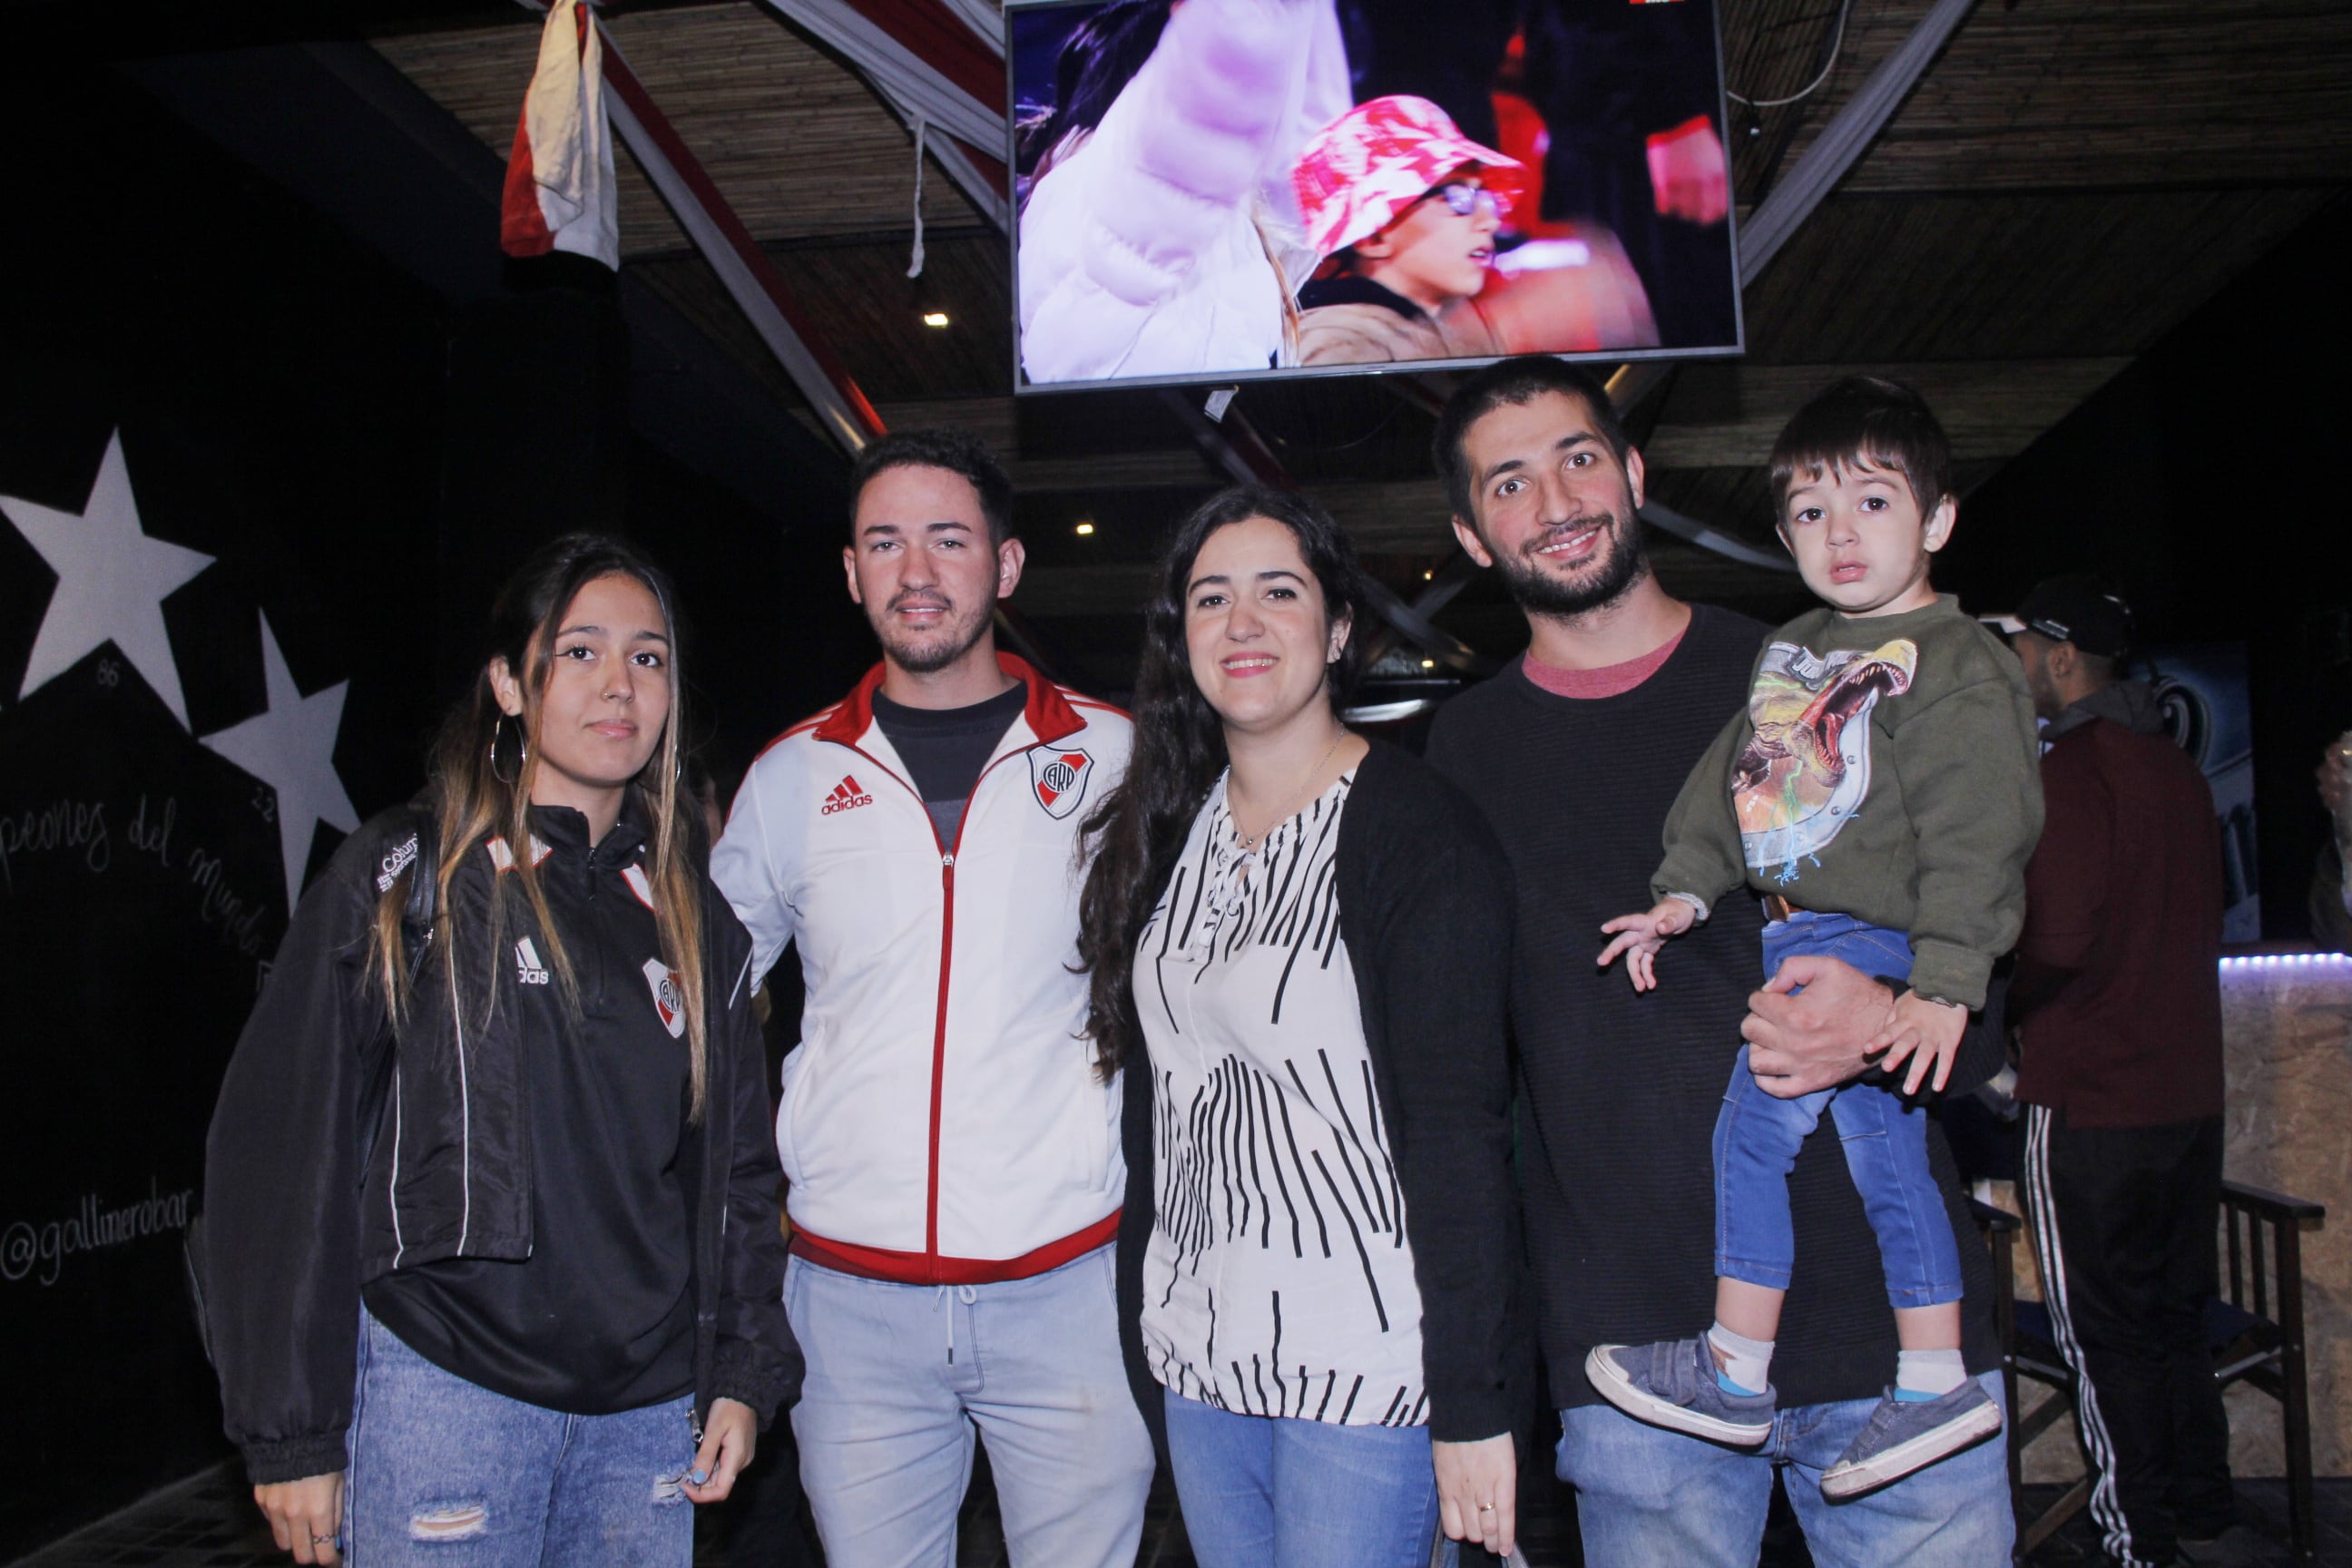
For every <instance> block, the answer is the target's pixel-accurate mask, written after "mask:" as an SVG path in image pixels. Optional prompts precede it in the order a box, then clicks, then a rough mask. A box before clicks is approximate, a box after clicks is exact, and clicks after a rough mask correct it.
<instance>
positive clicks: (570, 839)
mask: <svg viewBox="0 0 2352 1568" xmlns="http://www.w3.org/2000/svg"><path fill="white" fill-rule="evenodd" d="M530 831H531V837H535V838H537V839H538V840H539V841H540V842H541V843H542V844H544V845H546V846H548V847H550V848H551V849H555V850H559V851H562V852H563V853H564V854H566V855H577V856H579V857H581V858H583V859H584V860H586V861H587V862H588V863H589V864H590V865H591V866H594V867H598V868H609V869H614V870H618V869H621V868H625V867H628V866H631V865H633V864H635V862H636V860H637V858H638V857H639V855H640V854H641V853H642V852H643V851H644V850H645V848H646V844H647V843H648V842H649V835H648V833H647V831H646V814H645V812H644V811H643V810H642V809H641V808H640V807H639V806H638V805H637V792H636V790H635V787H634V786H632V787H631V788H630V789H628V790H627V791H625V793H624V794H623V795H622V796H621V815H620V816H618V817H616V818H614V822H613V826H612V829H611V830H610V831H609V832H607V833H606V834H605V835H604V837H603V838H601V839H599V840H598V841H597V842H595V843H593V844H591V843H589V842H588V818H587V817H586V816H583V815H582V814H581V813H579V812H578V811H575V810H573V809H572V807H571V806H568V805H539V804H538V803H537V802H533V803H532V805H531V807H530Z"/></svg>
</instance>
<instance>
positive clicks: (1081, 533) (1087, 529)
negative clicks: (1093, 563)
mask: <svg viewBox="0 0 2352 1568" xmlns="http://www.w3.org/2000/svg"><path fill="white" fill-rule="evenodd" d="M1093 531H1095V525H1094V524H1093V523H1091V522H1082V523H1080V524H1078V537H1079V538H1081V539H1084V538H1085V537H1086V536H1087V534H1089V533H1092V532H1093Z"/></svg>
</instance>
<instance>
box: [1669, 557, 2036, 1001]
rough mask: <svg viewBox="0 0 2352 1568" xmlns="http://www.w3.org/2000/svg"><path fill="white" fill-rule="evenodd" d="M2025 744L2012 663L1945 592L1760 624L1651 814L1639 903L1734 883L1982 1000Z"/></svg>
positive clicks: (1922, 989) (2030, 819) (2027, 761)
mask: <svg viewBox="0 0 2352 1568" xmlns="http://www.w3.org/2000/svg"><path fill="white" fill-rule="evenodd" d="M2041 833H2042V781H2041V742H2040V740H2039V738H2038V737H2037V735H2036V733H2035V731H2034V725H2033V700H2032V697H2031V696H2030V695H2028V694H2027V692H2026V689H2025V675H2024V671H2023V669H2022V668H2021V667H2020V666H2019V664H2018V662H2017V658H2016V656H2015V655H2013V654H2011V652H2010V651H2009V649H2008V648H2006V647H2002V646H2001V643H2000V638H1998V637H1994V636H1993V634H1992V633H1990V632H1989V631H1987V630H1986V629H1985V628H1984V627H1983V626H1979V625H1978V624H1977V623H1976V622H1975V621H1973V620H1971V619H1969V617H1968V616H1964V615H1962V614H1961V613H1960V609H1959V605H1958V601H1957V600H1955V599H1954V598H1953V597H1952V596H1951V595H1948V594H1946V595H1939V596H1938V597H1937V600H1936V602H1935V603H1934V604H1933V605H1929V606H1928V607H1927V608H1926V609H1921V610H1910V611H1906V612H1905V613H1904V614H1902V615H1899V616H1872V617H1868V618H1863V619H1856V618H1853V617H1850V616H1842V615H1840V614H1838V613H1837V612H1836V611H1834V610H1829V609H1821V610H1813V611H1811V612H1809V613H1807V614H1805V615H1802V616H1798V617H1797V618H1796V619H1795V620H1793V621H1790V623H1789V624H1788V625H1787V626H1782V627H1781V628H1780V630H1778V631H1776V632H1774V633H1773V634H1772V636H1771V638H1770V640H1769V642H1767V643H1766V645H1765V647H1764V652H1763V654H1762V656H1761V657H1760V658H1758V660H1757V661H1756V669H1755V674H1754V675H1753V677H1752V678H1751V679H1750V681H1749V685H1748V710H1747V711H1746V712H1744V713H1739V714H1736V715H1734V716H1733V718H1732V721H1731V722H1730V723H1728V724H1727V725H1726V726H1724V730H1723V733H1722V734H1720V735H1718V736H1717V737H1716V742H1715V744H1714V745H1713V746H1711V747H1710V748H1708V750H1707V753H1706V756H1705V757H1703V758H1701V759H1700V760H1699V764H1698V766H1697V767H1696V768H1694V769H1692V770H1691V775H1690V777H1689V778H1688V779H1687V780H1685V782H1684V784H1683V789H1682V794H1681V795H1680V796H1678V797H1677V798H1676V799H1675V807H1674V810H1673V811H1672V812H1671V813H1669V814H1668V816H1667V817H1666V831H1665V843H1666V858H1665V860H1664V863H1663V864H1661V865H1660V866H1659V868H1658V873H1657V876H1656V877H1655V878H1654V879H1653V881H1652V883H1651V893H1652V896H1653V897H1654V898H1659V899H1663V898H1665V897H1667V896H1668V895H1670V894H1675V893H1681V894H1685V895H1687V896H1690V897H1692V898H1694V899H1696V900H1698V901H1699V902H1700V903H1701V904H1702V905H1703V906H1706V905H1712V904H1713V903H1714V902H1715V900H1717V899H1719V898H1721V897H1722V896H1723V895H1724V894H1726V893H1727V892H1729V891H1731V890H1732V889H1734V888H1737V887H1739V886H1740V885H1741V884H1742V883H1745V884H1746V885H1747V886H1748V887H1749V888H1752V889H1756V890H1757V891H1759V892H1766V893H1779V894H1780V895H1781V896H1782V897H1783V898H1785V899H1787V900H1789V901H1790V903H1792V904H1794V905H1796V906H1797V907H1798V908H1800V909H1806V910H1814V911H1816V912H1819V913H1823V914H1843V915H1852V916H1853V918H1854V919H1856V920H1859V921H1867V922H1869V923H1870V924H1872V925H1875V926H1883V927H1885V928H1886V929H1888V930H1890V931H1906V932H1908V933H1909V934H1910V938H1911V950H1912V953H1913V955H1914V962H1913V965H1912V970H1911V986H1912V989H1914V990H1915V991H1917V992H1918V993H1919V994H1921V995H1924V996H1933V997H1938V998H1940V999H1942V1000H1944V1001H1947V1002H1958V1003H1961V1004H1964V1005H1967V1006H1969V1007H1971V1008H1976V1007H1981V1006H1983V1005H1984V997H1985V982H1986V980H1987V978H1988V977H1989V976H1990V973H1991V972H1992V965H1993V961H1994V960H1995V959H1997V958H1999V957H2000V955H2001V954H2003V953H2005V952H2008V951H2009V949H2010V947H2011V944H2013V943H2014V942H2016V941H2017V933H2018V928H2019V926H2020V925H2021V923H2022V922H2023V921H2024V917H2025V862H2026V858H2027V857H2029V856H2030V855H2032V852H2033V844H2034V840H2035V839H2036V838H2038V837H2041Z"/></svg>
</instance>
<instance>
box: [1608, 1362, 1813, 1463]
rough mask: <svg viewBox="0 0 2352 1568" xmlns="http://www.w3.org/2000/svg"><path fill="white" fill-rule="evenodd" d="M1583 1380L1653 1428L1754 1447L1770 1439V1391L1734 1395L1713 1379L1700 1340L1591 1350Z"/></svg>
mask: <svg viewBox="0 0 2352 1568" xmlns="http://www.w3.org/2000/svg"><path fill="white" fill-rule="evenodd" d="M1584 1375H1585V1376H1586V1377H1588V1378H1591V1380H1592V1386H1593V1387H1594V1388H1597V1389H1599V1390H1600V1391H1601V1397H1602V1398H1603V1399H1606V1400H1607V1401H1609V1403H1610V1404H1612V1405H1615V1406H1616V1407H1617V1408H1618V1409H1620V1410H1622V1411H1623V1412H1624V1413H1625V1414H1626V1415H1631V1416H1632V1417H1633V1419H1634V1420H1636V1421H1646V1422H1648V1423H1649V1424H1650V1425H1651V1426H1664V1427H1667V1428H1669V1429H1670V1430H1673V1431H1676V1432H1688V1433H1689V1434H1691V1435H1692V1436H1695V1437H1711V1438H1713V1439H1714V1440H1715V1441H1717V1442H1718V1443H1734V1444H1737V1445H1738V1446H1739V1447H1743V1448H1752V1447H1755V1446H1756V1445H1757V1444H1759V1443H1761V1442H1762V1441H1764V1439H1765V1438H1767V1437H1769V1436H1771V1435H1772V1416H1773V1413H1774V1412H1773V1405H1772V1391H1771V1390H1770V1389H1769V1388H1767V1389H1766V1390H1765V1391H1764V1392H1763V1393H1761V1394H1733V1393H1731V1392H1729V1391H1728V1390H1727V1389H1726V1388H1725V1387H1724V1386H1723V1384H1719V1383H1717V1381H1716V1379H1715V1355H1714V1353H1713V1352H1711V1351H1709V1350H1708V1349H1707V1345H1706V1339H1705V1338H1704V1337H1702V1338H1699V1339H1695V1340H1665V1341H1662V1342H1659V1343H1657V1344H1654V1345H1595V1346H1594V1347H1593V1348H1592V1353H1591V1355H1588V1356H1586V1357H1585V1358H1584Z"/></svg>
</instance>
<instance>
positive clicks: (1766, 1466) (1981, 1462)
mask: <svg viewBox="0 0 2352 1568" xmlns="http://www.w3.org/2000/svg"><path fill="white" fill-rule="evenodd" d="M1977 1381H1978V1383H1979V1384H1982V1385H1983V1387H1984V1391H1985V1392H1986V1393H1987V1394H1991V1395H1992V1397H1993V1399H1994V1401H1995V1402H1996V1403H1998V1402H1999V1401H2000V1396H2001V1390H2000V1373H1991V1372H1989V1373H1984V1374H1983V1375H1982V1376H1980V1377H1979V1378H1978V1379H1977ZM1876 1405H1877V1402H1876V1401H1875V1400H1870V1399H1854V1400H1848V1401H1844V1402H1843V1403H1840V1404H1834V1405H1798V1406H1796V1407H1795V1408H1793V1409H1788V1410H1783V1411H1781V1412H1780V1414H1779V1415H1776V1416H1775V1417H1774V1418H1773V1423H1772V1435H1771V1436H1769V1438H1767V1439H1766V1440H1765V1443H1764V1446H1763V1447H1762V1448H1760V1449H1747V1448H1729V1447H1722V1446H1721V1445H1719V1444H1715V1443H1709V1442H1707V1441H1706V1440H1705V1439H1704V1438H1699V1437H1690V1436H1684V1435H1683V1434H1682V1433H1679V1432H1669V1431H1666V1430H1665V1429H1664V1428H1663V1427H1657V1426H1648V1425H1646V1424H1644V1423H1643V1422H1640V1421H1636V1420H1634V1419H1633V1417H1632V1416H1630V1415H1624V1414H1623V1413H1622V1412H1621V1411H1619V1410H1618V1409H1616V1407H1614V1406H1613V1405H1583V1406H1580V1407H1579V1408H1577V1409H1574V1410H1563V1411H1561V1412H1560V1426H1561V1428H1562V1435H1561V1437H1560V1440H1559V1479H1561V1480H1564V1481H1566V1482H1568V1483H1570V1485H1571V1486H1573V1487H1575V1488H1576V1515H1577V1522H1578V1525H1579V1527H1580V1529H1581V1531H1582V1532H1583V1535H1584V1560H1585V1561H1586V1562H1587V1563H1595V1564H1601V1563H1606V1564H1607V1565H1608V1568H1754V1564H1755V1562H1756V1554H1757V1551H1758V1548H1759V1544H1760V1543H1761V1542H1762V1541H1763V1539H1764V1516H1765V1513H1766V1511H1767V1510H1769V1507H1770V1505H1771V1501H1772V1468H1773V1467H1774V1466H1775V1465H1786V1466H1788V1467H1789V1472H1788V1483H1789V1487H1788V1489H1789V1501H1790V1505H1791V1506H1792V1507H1794V1509H1795V1510H1796V1513H1797V1522H1798V1523H1799V1524H1800V1525H1801V1526H1802V1527H1803V1528H1804V1531H1805V1542H1806V1544H1807V1545H1808V1546H1810V1547H1811V1549H1812V1554H1813V1561H1814V1562H1815V1563H1818V1564H1820V1568H1885V1564H1888V1563H1901V1564H1903V1568H2009V1560H2010V1547H2011V1542H2013V1541H2014V1540H2015V1538H2016V1521H2015V1520H2014V1519H2013V1518H2011V1514H2010V1510H2009V1469H2008V1458H2007V1452H2008V1451H2007V1450H2006V1449H2005V1448H2004V1447H2002V1446H2001V1445H2000V1443H1999V1442H1991V1443H1979V1444H1978V1445H1977V1446H1976V1447H1973V1448H1966V1449H1963V1450H1961V1451H1960V1452H1959V1453H1957V1454H1955V1455H1953V1456H1952V1457H1951V1458H1948V1459H1943V1460H1940V1461H1938V1462H1937V1463H1936V1464H1932V1465H1929V1466H1927V1468H1925V1469H1921V1470H1915V1471H1913V1472H1912V1473H1911V1474H1910V1475H1908V1476H1906V1477H1904V1478H1903V1479H1901V1480H1899V1481H1897V1482H1895V1484H1894V1485H1893V1486H1890V1487H1882V1488H1880V1489H1878V1490H1876V1491H1874V1492H1866V1493H1864V1495H1863V1496H1861V1497H1858V1498H1854V1499H1852V1500H1849V1501H1846V1502H1840V1503H1832V1502H1830V1501H1828V1500H1825V1499H1824V1498H1823V1497H1822V1484H1821V1483H1822V1471H1823V1470H1825V1469H1827V1468H1829V1467H1830V1466H1831V1465H1833V1464H1835V1463H1836V1462H1837V1458H1838V1456H1839V1455H1840V1454H1843V1452H1845V1447H1846V1445H1847V1444H1849V1443H1851V1442H1853V1438H1854V1435H1855V1434H1856V1433H1858V1432H1860V1431H1861V1430H1862V1426H1863V1423H1864V1422H1865V1421H1867V1420H1869V1419H1870V1413H1871V1411H1872V1410H1873V1409H1874V1408H1875V1407H1876Z"/></svg>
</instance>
